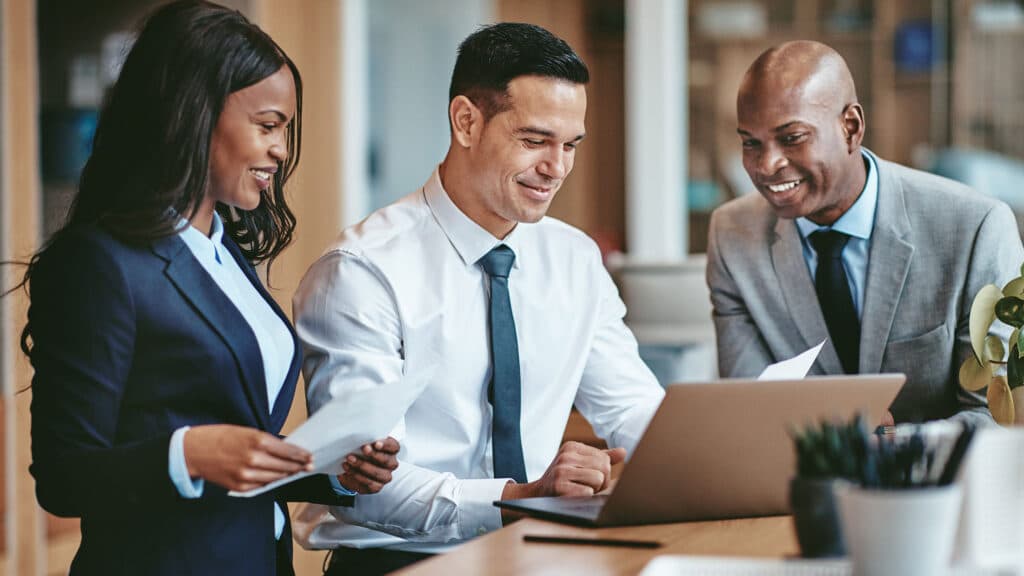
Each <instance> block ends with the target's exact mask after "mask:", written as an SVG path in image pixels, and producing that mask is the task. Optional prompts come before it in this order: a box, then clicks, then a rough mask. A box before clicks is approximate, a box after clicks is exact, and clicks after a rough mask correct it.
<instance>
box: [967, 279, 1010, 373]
mask: <svg viewBox="0 0 1024 576" xmlns="http://www.w3.org/2000/svg"><path fill="white" fill-rule="evenodd" d="M1002 297H1003V292H1002V291H1001V290H1000V289H999V288H998V287H997V286H996V285H995V284H987V285H985V286H984V287H982V289H981V290H979V291H978V294H977V295H976V296H975V297H974V301H973V302H972V303H971V327H970V330H971V347H972V348H973V349H974V355H975V357H976V358H977V360H978V362H979V363H983V362H985V358H984V356H983V354H984V352H983V350H982V348H983V347H984V345H985V337H986V336H987V335H988V329H989V327H990V326H991V325H992V321H993V320H995V319H996V312H995V305H996V302H998V301H999V299H1000V298H1002Z"/></svg>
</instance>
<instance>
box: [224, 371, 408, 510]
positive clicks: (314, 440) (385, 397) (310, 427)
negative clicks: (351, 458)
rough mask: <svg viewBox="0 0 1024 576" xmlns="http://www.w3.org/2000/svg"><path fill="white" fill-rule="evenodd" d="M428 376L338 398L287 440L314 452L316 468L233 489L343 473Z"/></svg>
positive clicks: (385, 429)
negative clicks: (348, 459)
mask: <svg viewBox="0 0 1024 576" xmlns="http://www.w3.org/2000/svg"><path fill="white" fill-rule="evenodd" d="M427 380H428V377H427V376H423V377H419V378H409V377H406V378H403V379H402V380H401V381H399V382H393V383H389V384H385V385H383V386H374V387H371V388H367V389H363V390H359V391H358V392H355V393H352V394H348V395H346V396H344V397H339V398H336V399H334V400H332V401H330V402H328V403H327V404H325V405H324V406H322V407H321V408H320V409H319V410H317V411H316V412H315V413H314V414H313V415H312V416H310V418H309V419H308V420H306V421H305V422H304V423H303V424H302V425H301V426H299V427H298V428H297V429H296V430H295V431H294V432H292V434H291V435H290V436H288V438H286V441H287V442H289V443H291V444H295V445H296V446H300V447H302V448H305V449H306V450H309V451H310V452H312V453H313V470H312V471H311V472H299V473H297V474H292V475H291V476H287V477H285V478H282V479H280V480H277V481H275V482H271V483H270V484H266V485H264V486H262V487H260V488H257V489H255V490H249V491H247V492H236V491H232V492H229V493H228V494H230V495H231V496H241V497H244V498H249V497H252V496H256V495H258V494H262V493H264V492H267V491H268V490H273V489H274V488H277V487H278V486H281V485H283V484H287V483H288V482H292V481H294V480H298V479H300V478H304V477H306V476H310V475H312V474H341V472H342V469H341V461H342V459H343V458H345V456H347V455H348V454H350V453H352V452H355V451H356V450H358V449H359V448H360V447H361V446H362V445H363V444H366V443H368V442H372V441H374V440H377V439H380V438H385V437H387V435H388V433H389V432H391V430H392V429H394V428H395V426H396V425H397V424H398V423H399V421H400V420H401V419H402V417H403V416H404V415H405V412H406V410H408V409H409V406H410V405H411V404H412V402H413V400H415V399H416V397H418V396H419V395H420V392H421V391H422V390H423V387H424V386H426V384H427Z"/></svg>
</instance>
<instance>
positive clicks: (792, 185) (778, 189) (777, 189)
mask: <svg viewBox="0 0 1024 576" xmlns="http://www.w3.org/2000/svg"><path fill="white" fill-rule="evenodd" d="M800 182H802V180H793V181H792V182H786V183H785V184H776V185H774V186H768V189H769V190H771V191H772V192H785V191H787V190H792V189H793V188H796V187H797V185H799V184H800Z"/></svg>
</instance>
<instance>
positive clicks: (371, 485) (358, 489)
mask: <svg viewBox="0 0 1024 576" xmlns="http://www.w3.org/2000/svg"><path fill="white" fill-rule="evenodd" d="M344 466H345V464H342V467H344ZM338 482H340V483H341V485H342V486H344V487H345V488H347V489H348V490H351V491H352V492H355V493H357V494H376V493H377V492H380V491H381V489H382V488H384V484H382V483H381V482H377V481H375V480H371V479H369V478H367V477H365V476H363V475H361V474H358V473H354V474H350V473H348V472H347V471H346V472H345V473H344V474H342V475H341V476H338Z"/></svg>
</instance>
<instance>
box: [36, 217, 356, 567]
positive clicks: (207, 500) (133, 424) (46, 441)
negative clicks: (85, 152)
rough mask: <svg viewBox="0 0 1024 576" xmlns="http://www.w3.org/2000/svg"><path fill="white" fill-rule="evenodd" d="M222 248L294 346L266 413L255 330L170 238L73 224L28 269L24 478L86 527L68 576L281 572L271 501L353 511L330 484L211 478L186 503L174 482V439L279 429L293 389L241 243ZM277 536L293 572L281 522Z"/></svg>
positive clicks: (318, 479) (57, 510)
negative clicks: (194, 430)
mask: <svg viewBox="0 0 1024 576" xmlns="http://www.w3.org/2000/svg"><path fill="white" fill-rule="evenodd" d="M223 243H224V245H225V246H226V247H227V248H228V250H229V252H230V253H231V255H232V256H233V257H234V258H235V260H236V261H238V263H239V266H240V267H241V268H242V270H243V271H244V272H245V274H246V276H247V277H248V278H249V280H250V281H251V282H252V283H253V285H254V286H255V287H256V288H257V290H258V291H259V292H260V294H261V295H262V296H263V298H264V299H266V301H267V303H269V304H270V306H271V307H272V308H273V309H274V311H275V312H276V313H277V315H278V316H279V317H280V318H281V319H282V320H283V321H284V322H285V324H286V325H287V326H288V328H289V330H290V331H291V333H292V338H293V340H294V341H295V351H296V353H295V357H294V358H293V359H292V363H291V367H290V368H289V371H288V377H287V379H286V381H285V383H284V386H283V387H282V389H281V392H280V394H279V395H278V397H277V401H276V402H275V404H274V406H269V404H268V399H267V388H266V383H265V380H264V375H263V360H262V357H261V355H260V351H259V346H258V344H257V342H256V337H255V335H254V334H253V332H252V330H251V329H250V327H249V324H248V323H247V322H246V321H245V319H244V318H243V317H242V316H241V315H240V313H239V312H238V309H237V308H236V307H235V306H234V304H232V303H231V302H230V300H229V299H228V297H227V296H226V295H225V294H224V293H223V292H222V291H221V290H220V288H218V287H217V285H216V284H215V282H214V281H213V279H212V278H211V277H210V276H209V274H208V273H207V272H206V271H205V270H204V269H203V268H202V266H201V265H200V264H199V262H198V261H197V260H196V259H195V257H194V256H193V255H192V253H191V251H190V250H189V249H188V248H187V246H186V245H185V243H184V242H183V241H182V240H181V239H180V238H179V237H177V236H171V237H167V238H163V239H161V240H158V241H155V242H153V243H151V244H150V245H147V246H130V245H127V244H125V243H123V242H120V241H118V240H117V239H115V238H113V237H112V236H111V235H110V234H108V233H107V232H104V231H102V230H101V229H99V228H97V227H95V226H80V227H78V228H77V229H75V230H71V231H68V232H67V233H66V234H64V235H63V236H62V237H61V238H60V239H58V240H57V241H56V242H54V244H53V245H51V246H50V247H49V248H48V249H47V250H46V251H45V252H44V253H43V254H42V256H41V257H40V259H39V261H38V264H37V266H36V267H35V269H34V271H33V275H32V279H31V284H30V294H31V307H30V309H29V320H30V322H31V325H32V341H33V349H32V365H33V367H34V368H35V376H34V377H33V379H32V465H31V467H30V471H31V473H32V475H33V476H34V477H35V479H36V495H37V498H38V499H39V502H40V504H41V505H42V506H43V508H45V509H46V510H48V511H50V512H52V513H54V514H56V515H58V516H74V517H81V519H82V543H81V547H80V548H79V550H78V554H77V555H76V556H75V560H74V562H73V564H72V567H71V573H72V574H104V575H108V574H147V575H157V574H168V575H171V574H174V575H178V574H211V575H213V574H217V575H220V574H247V575H249V574H275V573H276V566H277V555H278V543H277V542H275V540H274V513H273V506H272V505H271V502H272V501H273V500H275V499H277V500H278V501H281V502H283V501H284V500H285V499H298V500H310V501H317V502H322V503H329V504H334V505H339V504H345V503H346V502H344V501H343V500H342V499H340V498H338V497H336V496H334V493H333V491H331V490H330V488H329V484H328V483H327V477H326V476H323V475H319V476H313V477H310V478H309V479H308V480H307V481H305V482H297V483H293V484H292V485H289V486H288V487H287V488H286V489H283V490H279V491H275V492H272V493H270V494H265V495H262V496H258V497H255V498H235V497H230V496H228V495H227V494H226V490H225V489H224V488H222V487H220V486H217V485H215V484H213V483H211V482H207V483H206V487H205V489H204V492H203V496H202V497H201V498H198V499H194V500H188V499H184V498H182V497H181V496H180V495H179V494H178V492H177V490H176V489H175V487H174V485H173V484H172V483H171V480H170V477H169V475H168V449H169V444H170V438H171V434H172V433H173V432H174V430H176V429H178V428H180V427H182V426H198V425H202V424H214V423H221V424H237V425H240V426H249V427H252V428H258V429H260V430H265V431H267V432H271V433H278V432H279V431H280V429H281V426H282V425H283V424H284V421H285V418H286V417H287V415H288V410H289V408H290V407H291V402H292V398H293V397H294V394H295V385H296V380H297V378H298V371H299V366H300V363H301V347H300V345H299V342H298V340H297V338H296V336H295V331H294V330H293V329H292V328H291V324H290V323H289V322H288V320H287V318H286V317H285V316H284V314H283V313H282V312H281V310H280V308H279V307H278V306H277V305H276V304H275V303H274V300H273V299H272V298H271V297H270V296H269V294H267V292H266V291H265V290H264V288H263V286H262V284H261V283H260V281H259V279H258V277H257V276H256V273H255V270H254V269H253V267H252V266H251V265H250V264H249V263H248V262H246V261H245V260H244V258H243V257H242V255H241V252H240V251H239V249H238V246H236V245H235V244H234V242H233V241H232V240H230V239H229V238H227V237H226V236H225V237H224V240H223ZM283 508H284V510H285V511H287V507H283ZM282 540H283V542H281V547H280V549H281V550H282V552H280V553H282V554H286V555H287V556H288V560H287V562H289V563H290V556H291V542H290V530H289V529H288V528H287V527H286V529H285V532H284V534H283V535H282Z"/></svg>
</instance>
